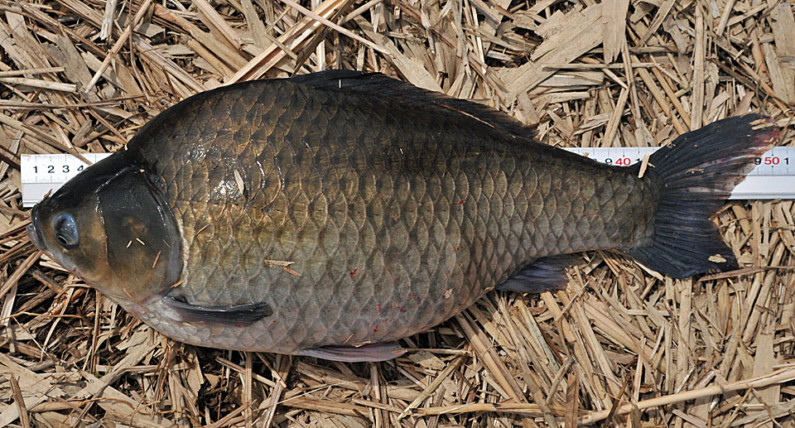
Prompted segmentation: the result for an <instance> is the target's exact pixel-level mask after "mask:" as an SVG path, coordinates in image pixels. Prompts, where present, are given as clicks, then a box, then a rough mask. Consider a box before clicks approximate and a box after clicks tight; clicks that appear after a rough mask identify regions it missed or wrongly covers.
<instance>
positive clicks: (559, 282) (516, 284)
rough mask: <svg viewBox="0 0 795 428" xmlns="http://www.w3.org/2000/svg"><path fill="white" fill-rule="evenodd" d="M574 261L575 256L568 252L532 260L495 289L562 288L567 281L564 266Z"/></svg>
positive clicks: (546, 289)
mask: <svg viewBox="0 0 795 428" xmlns="http://www.w3.org/2000/svg"><path fill="white" fill-rule="evenodd" d="M576 261H577V257H576V256H573V255H569V254H565V255H559V256H550V257H542V258H540V259H536V260H533V262H531V263H530V264H529V265H527V266H525V267H524V268H522V270H520V271H519V272H517V273H516V274H515V275H514V276H512V277H510V278H508V279H507V280H506V281H505V282H503V283H502V284H500V285H498V286H497V290H500V291H513V292H515V293H541V292H544V291H549V290H563V289H564V288H566V285H567V284H568V282H569V279H568V277H566V268H567V267H568V266H569V265H572V264H574V263H576Z"/></svg>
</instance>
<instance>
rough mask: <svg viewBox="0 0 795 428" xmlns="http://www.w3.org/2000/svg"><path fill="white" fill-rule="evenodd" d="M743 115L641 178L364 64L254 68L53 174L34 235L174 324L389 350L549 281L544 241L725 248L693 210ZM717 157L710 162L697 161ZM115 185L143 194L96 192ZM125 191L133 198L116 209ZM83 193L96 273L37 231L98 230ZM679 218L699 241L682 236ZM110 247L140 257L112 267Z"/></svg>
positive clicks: (336, 350)
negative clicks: (361, 68)
mask: <svg viewBox="0 0 795 428" xmlns="http://www.w3.org/2000/svg"><path fill="white" fill-rule="evenodd" d="M756 119H759V118H758V117H746V118H743V119H734V120H733V122H731V123H729V122H726V123H724V127H725V128H727V132H729V133H730V134H738V135H740V134H743V133H744V136H743V135H740V136H739V138H738V137H737V136H729V137H727V135H726V133H724V132H722V131H719V130H718V129H717V128H714V127H713V128H711V127H707V128H704V130H703V131H699V132H701V133H700V134H699V133H691V134H688V135H687V136H684V137H683V138H685V140H686V139H688V138H689V139H690V140H693V141H695V142H697V143H698V144H692V143H691V142H688V141H683V142H682V143H683V144H690V145H694V146H699V145H701V146H704V145H706V146H707V148H706V149H703V148H702V149H701V150H699V149H695V150H694V149H687V150H685V149H681V148H680V149H678V150H677V149H675V148H674V149H670V150H667V151H665V150H663V151H662V152H664V153H660V154H655V155H654V156H655V157H653V158H652V162H651V167H650V168H649V170H648V171H647V172H646V173H645V175H644V177H643V178H638V175H639V174H638V167H630V168H620V167H609V166H605V165H601V164H598V163H596V162H594V161H592V160H589V159H586V158H583V157H580V156H576V155H573V154H569V153H568V152H565V151H562V150H559V149H555V148H552V147H550V146H546V145H543V144H540V143H537V142H535V141H533V140H532V131H531V130H530V129H529V128H526V127H523V126H521V125H519V124H517V123H515V122H513V121H512V120H511V119H509V118H507V117H506V116H504V115H502V114H500V113H497V112H494V111H491V110H488V109H487V108H485V107H481V106H478V105H475V104H472V103H469V102H465V101H461V100H452V99H449V98H446V97H444V96H441V95H437V94H432V93H428V92H426V91H422V90H419V89H417V88H414V87H411V86H409V85H407V84H403V83H400V82H397V81H394V80H391V79H387V78H385V77H383V76H380V75H367V74H360V73H354V72H330V73H322V74H316V75H310V76H304V77H300V78H294V79H283V80H270V81H258V82H248V83H243V84H238V85H234V86H231V87H225V88H221V89H218V90H214V91H210V92H206V93H203V94H199V95H197V96H195V97H192V98H190V99H188V100H186V101H184V102H182V103H179V104H177V105H176V106H174V107H172V108H170V109H169V110H167V111H166V112H164V113H163V114H161V115H160V116H158V117H157V118H155V119H154V120H153V121H151V122H150V123H149V124H147V126H145V127H144V128H143V129H142V130H141V131H140V132H139V133H138V134H137V135H136V136H135V137H134V138H133V140H131V141H130V143H129V144H128V145H127V148H126V150H122V151H120V152H118V153H116V154H115V155H114V156H113V157H111V158H110V159H109V160H107V161H105V162H103V163H104V164H105V165H106V166H105V167H103V166H102V165H103V163H100V164H99V165H98V166H95V167H92V168H90V169H89V170H88V172H87V173H86V174H83V175H86V176H88V175H90V174H91V171H92V170H94V169H95V168H97V169H98V170H101V169H102V168H104V169H105V170H116V171H118V170H125V171H128V172H125V173H124V174H122V175H121V177H116V176H112V177H111V176H110V175H109V173H104V174H99V173H98V174H95V176H96V177H95V178H93V182H91V180H92V179H91V178H84V179H83V183H79V184H80V186H79V188H83V189H85V188H98V189H104V188H105V187H107V188H108V189H107V190H97V191H95V192H92V194H94V195H96V196H92V197H91V198H89V199H86V197H85V196H81V197H80V198H76V197H75V196H69V192H70V190H69V186H70V185H71V183H70V184H67V185H66V186H65V188H64V189H65V190H61V191H59V193H58V194H56V195H55V196H54V197H52V198H49V199H47V200H45V201H44V202H42V204H41V205H40V207H37V209H36V210H35V212H34V223H36V224H37V225H36V226H35V227H34V229H36V230H34V231H33V232H32V235H33V236H34V237H35V239H34V241H36V242H37V243H38V244H39V246H40V247H43V248H48V249H50V250H51V251H52V253H53V255H54V257H55V258H56V259H57V260H59V261H60V262H61V263H62V264H64V266H66V267H67V268H70V269H72V270H73V271H75V272H77V273H79V274H81V275H83V276H84V277H85V278H86V280H87V281H88V282H89V283H91V284H92V285H94V286H96V287H97V288H98V289H99V290H101V291H103V292H104V293H106V294H108V295H109V296H111V297H112V298H113V299H114V300H116V301H117V302H118V303H120V304H121V305H122V306H124V307H125V308H126V309H127V310H129V311H131V312H132V313H134V314H135V315H136V316H138V317H140V318H141V319H142V320H144V321H145V322H147V323H148V324H150V325H152V326H153V327H154V328H155V329H157V330H159V331H161V332H163V333H164V334H166V335H167V336H170V337H172V338H174V339H177V340H180V341H184V342H189V343H194V344H198V345H203V346H213V347H220V348H229V349H242V350H252V351H269V352H279V353H286V354H304V355H315V356H320V357H324V358H332V359H342V360H375V359H385V358H390V357H392V356H394V355H395V353H393V351H395V350H396V348H395V347H392V346H389V345H383V344H389V343H391V342H394V341H396V340H397V339H400V338H402V337H406V336H408V335H411V334H414V333H417V332H420V331H423V330H425V329H427V328H429V327H432V326H434V325H436V324H438V323H440V322H442V321H444V320H445V319H447V318H449V317H451V316H453V315H455V314H456V313H458V312H460V311H461V310H463V309H464V308H466V307H467V306H469V305H471V304H472V303H473V302H474V301H475V300H477V299H478V298H480V297H481V296H482V295H483V294H484V293H485V292H487V291H488V290H490V289H492V288H494V287H495V286H499V287H501V288H503V289H510V290H515V291H540V290H544V289H549V288H559V287H560V286H562V285H565V275H564V274H563V268H564V264H563V262H562V261H561V260H560V259H556V258H554V257H551V256H556V255H560V254H568V253H573V252H579V251H584V250H589V249H619V250H622V251H624V252H626V253H628V254H631V255H633V256H635V257H637V258H638V259H639V260H640V261H642V262H643V263H644V264H646V265H647V266H649V267H651V268H653V269H657V270H660V271H662V272H664V273H668V274H671V275H674V276H679V277H681V276H688V275H692V274H694V273H698V272H704V271H707V270H710V269H727V268H730V267H732V266H734V265H735V261H734V257H733V254H732V252H731V251H730V250H729V249H728V248H727V247H726V246H725V245H723V244H722V243H720V242H719V241H717V234H716V233H715V228H714V225H712V224H711V223H710V222H709V221H708V220H707V218H708V216H709V215H710V214H711V213H712V212H714V211H715V209H717V208H718V207H719V206H720V204H721V203H722V202H721V199H723V198H725V197H726V196H727V195H728V193H729V192H730V191H731V189H732V188H733V186H734V185H735V184H736V183H737V182H738V181H739V180H741V179H742V177H743V176H744V174H745V173H747V172H748V170H749V169H750V162H749V161H750V159H751V158H752V157H753V156H755V155H756V154H758V153H760V152H761V151H763V150H764V149H765V148H766V147H767V146H768V145H769V143H770V140H771V139H772V138H773V137H774V136H775V130H773V129H772V128H770V127H767V126H765V125H764V121H761V120H757V121H756V122H755V121H754V120H756ZM727 138H730V139H732V140H738V141H737V142H736V143H729V144H730V145H731V147H730V150H731V152H728V151H727V152H726V153H730V154H727V155H722V152H721V150H729V148H728V146H727V148H726V149H718V148H716V147H718V146H717V144H718V143H720V141H712V140H723V139H727ZM738 147H739V148H738ZM720 156H723V157H724V158H725V159H723V161H722V162H721V163H720V165H721V166H720V170H718V169H717V167H712V166H706V167H705V165H712V164H715V162H712V159H713V157H717V158H720ZM107 165H112V166H107ZM83 175H81V177H82V176H83ZM79 178H80V177H78V179H79ZM117 182H118V183H117ZM73 188H78V187H77V186H73ZM113 188H125V189H126V188H133V189H137V190H127V191H126V196H125V193H124V192H122V195H121V196H118V195H117V193H118V191H114V192H113V194H114V195H116V196H109V194H110V189H113ZM62 192H65V193H66V195H67V196H66V197H63V196H59V194H60V193H62ZM72 192H74V191H72ZM103 200H104V201H106V202H104V204H103ZM705 200H707V201H708V202H704V201H705ZM119 201H120V202H119ZM125 201H127V202H125ZM130 201H143V203H142V206H143V208H141V209H140V210H139V212H140V214H139V215H137V216H136V215H133V214H130V215H129V216H127V217H125V212H127V211H135V210H134V209H132V210H130V209H129V205H130V204H131V203H132V204H135V202H130ZM109 203H113V204H116V205H121V206H123V207H124V209H123V210H120V209H118V208H115V209H106V208H105V206H106V205H107V204H109ZM81 204H83V205H85V204H88V206H87V207H86V208H85V209H86V210H89V209H93V210H94V211H95V212H99V214H98V215H99V216H102V219H101V220H102V221H100V223H102V224H104V227H105V229H109V228H110V229H113V230H115V231H106V232H105V233H104V235H106V236H107V237H106V238H104V239H107V240H108V242H109V243H108V244H107V245H106V248H107V249H106V250H96V251H94V253H96V252H100V253H101V252H102V251H104V252H105V253H107V255H106V256H105V257H107V259H108V260H109V262H108V266H109V268H108V269H107V270H108V271H112V272H111V273H108V272H100V271H102V269H98V268H97V269H94V270H95V271H96V272H100V273H91V272H88V270H90V269H82V268H81V262H80V261H79V260H78V261H73V260H72V259H73V258H74V256H69V255H68V253H69V251H70V250H68V249H67V251H66V253H67V255H59V254H57V253H59V251H54V247H56V245H52V244H51V243H50V242H52V241H53V238H48V236H49V235H52V236H54V237H55V238H57V241H58V242H60V241H61V238H59V236H60V235H59V232H58V230H60V229H59V227H60V228H61V229H64V227H63V226H62V224H63V222H64V221H66V220H68V218H67V217H64V214H59V213H60V212H66V211H69V209H72V210H73V211H75V212H71V214H70V215H71V216H73V217H74V218H75V219H76V220H75V222H76V224H77V226H76V227H77V229H78V230H80V229H81V227H82V228H83V229H84V230H95V231H96V230H98V229H101V227H100V226H97V225H96V224H92V222H91V221H89V220H86V219H85V218H86V217H90V216H89V215H87V214H84V213H82V212H81V211H80V209H76V210H75V209H74V208H75V207H78V206H83V205H81ZM92 204H93V205H92ZM125 204H126V205H125ZM96 206H99V209H94V208H93V207H96ZM114 210H115V211H114ZM106 211H108V212H111V211H114V212H118V213H117V214H114V215H115V216H116V217H112V216H111V214H106V213H105V212H106ZM45 213H46V214H45ZM45 215H46V216H47V217H48V218H52V219H54V220H48V221H42V220H40V219H41V218H42V217H43V216H45ZM128 217H129V218H128ZM64 218H66V220H63V219H64ZM130 218H132V220H130ZM670 218H674V220H671V219H670ZM683 219H684V220H686V222H685V223H682V222H683ZM691 220H692V222H695V223H692V222H691ZM688 222H690V223H688ZM38 223H46V224H52V225H54V226H53V228H54V229H55V232H46V231H45V232H42V230H41V229H43V228H44V227H42V226H41V225H38ZM83 223H85V224H83ZM94 223H96V222H94ZM680 223H682V224H684V226H682V230H684V231H687V232H688V236H692V235H693V234H695V235H696V236H695V238H689V239H695V240H696V242H695V243H691V242H689V241H686V240H685V239H683V238H682V237H681V236H680V232H679V231H677V230H676V225H679V224H680ZM81 224H83V225H82V226H81ZM687 224H690V226H687ZM116 226H118V227H116ZM67 229H68V228H67ZM67 229H64V230H67ZM690 229H697V230H696V232H692V230H690ZM67 232H68V230H67ZM691 232H692V233H691ZM64 233H65V237H66V238H69V236H68V235H69V234H68V233H66V232H64ZM64 233H62V234H64ZM48 234H49V235H48ZM101 235H102V234H101V233H100V234H99V235H98V236H99V238H97V239H98V240H99V241H102V239H103V237H102V236H101ZM117 235H118V236H117ZM81 236H82V235H81ZM68 240H69V239H66V241H68ZM122 242H123V244H124V245H121V243H122ZM100 244H101V242H100ZM100 244H97V245H96V247H97V248H101V245H100ZM665 248H668V249H665ZM683 248H684V249H683ZM71 251H74V250H71ZM81 251H82V250H81ZM85 251H86V252H87V253H90V252H91V251H90V250H85ZM682 251H689V252H690V253H689V254H683V253H682ZM128 253H129V254H128ZM128 256H129V257H128ZM125 258H126V259H127V260H128V261H134V262H135V263H134V264H130V263H127V264H126V265H125V266H118V264H120V263H123V262H122V261H121V260H122V259H125ZM688 258H689V259H688ZM111 277H113V278H111ZM144 278H145V279H144ZM367 344H369V346H362V345H367Z"/></svg>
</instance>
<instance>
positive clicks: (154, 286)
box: [28, 153, 182, 303]
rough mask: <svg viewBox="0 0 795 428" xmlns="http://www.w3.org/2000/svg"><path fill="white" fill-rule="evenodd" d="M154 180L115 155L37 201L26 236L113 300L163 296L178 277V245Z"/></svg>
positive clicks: (171, 217)
mask: <svg viewBox="0 0 795 428" xmlns="http://www.w3.org/2000/svg"><path fill="white" fill-rule="evenodd" d="M155 183H156V179H154V178H153V177H152V176H151V174H149V173H147V171H146V170H145V169H144V168H141V167H138V166H136V165H133V164H131V163H130V162H128V161H127V160H126V159H125V158H124V156H123V155H122V154H121V153H117V154H116V155H113V156H111V157H109V158H107V159H105V160H103V161H101V162H98V163H97V164H95V165H93V166H91V167H89V168H87V169H86V170H85V171H84V172H83V173H81V174H79V175H78V176H76V177H75V178H73V179H72V180H70V181H69V182H68V183H66V184H65V185H64V186H63V187H61V188H60V189H59V190H58V191H57V192H55V194H53V195H52V196H49V197H47V198H45V199H44V200H42V201H41V202H40V203H38V204H37V205H36V206H35V207H34V208H33V211H32V212H31V223H30V225H29V226H28V235H29V236H30V239H31V241H32V242H33V244H34V245H36V247H38V248H39V249H41V250H42V251H44V252H45V253H46V254H47V255H48V256H50V258H52V259H53V260H55V261H56V262H58V263H59V264H60V265H61V266H63V267H64V268H65V269H67V270H68V271H70V272H72V273H73V274H75V275H77V276H79V277H81V278H83V279H84V280H85V281H86V283H87V284H89V285H91V286H93V287H95V288H97V289H98V290H99V291H101V292H102V293H103V294H105V295H107V296H108V297H110V298H112V299H114V300H116V301H117V302H122V303H124V302H130V303H141V302H144V301H146V300H147V299H148V298H150V297H152V296H154V295H162V294H164V293H166V292H167V291H168V290H169V289H170V287H172V286H173V285H175V284H177V283H178V282H179V280H180V275H181V272H182V260H181V248H182V245H181V236H180V231H179V227H178V225H177V222H176V220H175V217H174V215H173V213H172V211H171V209H170V207H169V206H168V204H167V202H166V200H165V198H164V197H163V194H162V190H161V189H160V188H159V186H157V185H156V184H155Z"/></svg>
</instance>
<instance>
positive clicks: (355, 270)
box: [351, 268, 359, 278]
mask: <svg viewBox="0 0 795 428" xmlns="http://www.w3.org/2000/svg"><path fill="white" fill-rule="evenodd" d="M356 272H359V268H355V269H354V270H352V271H351V278H353V276H354V275H356Z"/></svg>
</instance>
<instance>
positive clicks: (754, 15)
mask: <svg viewBox="0 0 795 428" xmlns="http://www.w3.org/2000/svg"><path fill="white" fill-rule="evenodd" d="M793 8H795V5H794V4H793V3H792V2H791V1H789V2H788V1H787V0H783V1H782V0H762V1H751V0H710V1H706V0H704V1H691V0H678V1H677V0H647V1H646V0H644V1H638V0H634V1H632V2H629V1H628V0H605V1H603V2H602V3H598V2H596V1H594V0H571V1H565V2H563V1H557V0H541V1H538V2H534V3H533V2H524V1H511V0H461V1H456V0H450V1H443V0H441V1H433V0H427V1H424V0H405V1H402V0H369V1H364V0H357V1H352V0H325V1H320V0H312V1H311V3H310V2H306V1H304V2H300V4H299V3H298V2H297V1H296V0H193V1H187V0H186V1H182V0H180V1H177V0H157V1H151V0H145V1H141V0H135V1H126V0H122V1H114V0H108V1H107V3H106V2H104V1H98V0H85V1H78V0H20V1H9V0H0V177H2V181H0V196H1V197H2V202H0V284H1V285H0V302H1V303H2V309H1V310H2V314H0V320H1V321H2V326H0V334H2V337H1V338H0V340H1V341H0V347H1V348H2V354H0V426H6V425H21V426H30V425H40V426H64V425H80V424H83V425H92V424H103V425H109V426H112V425H113V424H118V425H122V426H124V425H133V426H168V425H174V424H183V425H184V424H187V425H211V426H239V425H249V424H257V425H265V426H267V425H271V426H338V427H349V426H350V427H357V426H377V427H386V426H397V425H400V426H417V427H437V426H483V427H485V426H496V427H509V426H523V427H532V426H573V425H575V424H577V423H582V424H587V423H604V424H606V425H625V426H676V427H681V426H696V427H707V426H741V425H743V426H744V425H747V426H760V425H761V426H774V425H776V424H779V423H780V424H783V425H792V423H793V422H792V419H791V415H792V414H793V412H795V383H793V379H795V366H794V365H793V362H794V361H793V353H795V330H793V323H792V315H793V312H795V302H794V301H793V297H792V296H793V292H795V277H794V275H795V271H794V270H793V265H795V263H793V262H794V261H795V254H794V253H795V235H793V232H795V230H794V229H795V226H794V225H795V222H793V212H794V211H795V210H793V203H792V201H756V202H740V203H732V204H729V205H727V208H726V209H725V210H723V211H722V212H721V213H720V214H719V215H718V216H717V221H718V222H719V223H720V225H721V230H722V233H723V236H724V238H725V241H726V242H727V243H729V244H730V245H731V246H732V248H733V249H734V250H735V252H736V254H737V255H738V258H739V259H740V261H741V262H742V265H743V267H744V269H742V270H741V271H739V272H729V273H727V274H724V275H716V276H707V277H702V278H694V279H689V280H684V281H678V280H672V279H670V278H664V277H660V276H659V275H656V274H653V273H651V272H647V271H645V270H644V269H643V268H641V267H640V266H638V265H637V264H636V263H634V262H633V261H631V260H628V259H623V258H620V257H616V256H614V255H611V254H603V253H596V252H595V253H589V254H586V255H585V256H584V263H583V265H581V266H579V267H575V268H573V269H571V270H570V279H571V281H570V285H569V288H568V289H567V290H566V291H561V292H557V293H544V294H542V295H541V296H518V295H511V294H497V293H492V294H489V295H488V296H487V297H485V298H484V299H482V300H481V301H480V302H478V303H477V304H476V305H475V306H474V307H472V308H470V309H469V310H467V311H466V312H464V313H463V314H461V315H460V316H458V317H456V318H455V319H453V320H451V321H449V322H447V323H445V324H443V325H441V326H438V327H437V328H434V329H433V330H432V331H430V332H428V333H424V334H421V335H418V336H415V337H412V338H409V339H407V340H406V341H405V342H404V345H405V346H408V347H410V348H414V349H413V350H412V352H410V353H409V354H407V355H406V356H404V357H401V358H398V359H397V360H394V361H390V362H385V363H379V364H364V363H360V364H341V363H333V362H326V361H317V360H313V359H311V358H291V357H285V356H278V355H271V354H243V353H239V352H230V351H221V350H213V349H202V348H197V347H193V346H186V345H183V344H179V343H175V342H172V341H170V340H169V339H166V338H164V337H162V336H160V335H159V334H157V333H155V332H153V331H152V330H151V329H149V328H148V327H146V326H144V325H143V324H141V323H140V322H139V321H137V320H136V319H134V318H132V317H131V316H129V315H127V314H126V313H124V312H123V311H122V310H120V309H119V308H117V307H116V305H115V304H113V303H112V302H110V301H109V300H107V299H106V298H103V297H101V296H100V295H98V294H97V293H96V292H95V291H93V290H91V289H89V288H87V287H85V285H84V284H83V283H82V282H81V280H80V279H78V278H75V277H74V276H72V275H68V274H67V273H66V272H64V271H63V270H62V269H60V268H59V267H58V266H57V265H55V264H54V263H53V262H51V261H48V260H47V259H46V258H44V257H42V255H41V254H40V253H39V252H37V251H36V250H35V249H34V248H33V246H32V245H31V244H30V242H29V240H28V239H27V237H26V235H25V231H24V227H25V225H26V224H27V222H28V220H27V211H26V210H23V209H21V208H20V194H19V187H20V185H19V181H20V177H19V159H20V155H21V154H24V153H60V152H69V153H84V152H104V151H114V150H116V149H118V148H119V147H120V146H121V145H122V144H124V142H125V141H126V140H127V139H129V138H130V137H131V136H132V135H133V134H134V133H135V131H136V130H137V129H138V128H139V127H140V126H141V125H142V124H144V123H145V122H147V121H148V120H149V119H151V118H152V117H154V116H155V115H156V114H157V113H158V112H160V111H162V110H163V109H165V108H166V107H168V106H169V105H171V104H173V103H175V102H177V101H179V100H181V99H183V98H185V97H187V96H190V95H191V94H194V93H196V92H198V91H201V90H204V89H209V88H213V87H216V86H219V85H222V84H225V83H228V82H234V81H240V80H246V79H255V78H260V77H280V76H289V75H293V74H303V73H307V72H311V71H317V70H323V69H329V68H346V69H360V70H369V71H381V72H383V73H386V74H388V75H391V76H396V77H398V78H400V79H403V80H406V81H409V82H411V83H413V84H415V85H417V86H421V87H425V88H429V89H433V90H437V91H442V92H445V93H447V94H450V95H452V96H455V97H461V98H469V99H474V100H477V101H479V102H483V103H486V104H489V105H491V106H493V107H495V108H498V109H500V110H503V111H506V112H508V113H509V114H511V115H513V116H515V117H517V118H519V119H520V120H522V121H523V122H525V123H528V124H533V125H536V126H537V127H538V130H539V137H540V138H541V139H542V140H543V141H545V142H548V143H550V144H556V145H561V146H585V147H590V146H657V145H661V144H665V143H667V142H670V141H671V140H672V139H673V138H675V137H676V136H677V135H679V134H681V133H684V132H687V131H688V130H690V129H695V128H699V127H701V126H702V125H703V124H706V123H710V122H712V121H714V120H716V119H719V118H722V117H725V116H728V115H732V114H735V113H742V112H747V111H757V112H764V113H766V114H768V115H771V116H773V117H774V118H775V119H776V120H777V122H778V124H779V125H780V126H781V127H782V128H783V137H782V140H781V141H780V142H779V144H781V145H792V144H793V138H792V124H791V120H792V116H793V112H792V110H791V108H792V106H795V19H793ZM131 17H132V22H133V24H132V25H131V19H130V18H131Z"/></svg>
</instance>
